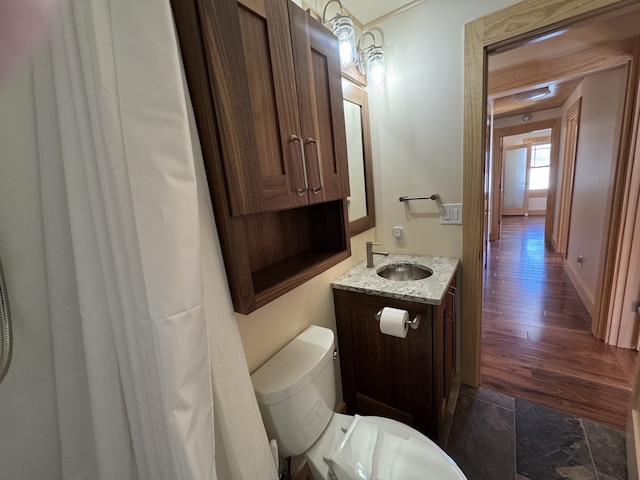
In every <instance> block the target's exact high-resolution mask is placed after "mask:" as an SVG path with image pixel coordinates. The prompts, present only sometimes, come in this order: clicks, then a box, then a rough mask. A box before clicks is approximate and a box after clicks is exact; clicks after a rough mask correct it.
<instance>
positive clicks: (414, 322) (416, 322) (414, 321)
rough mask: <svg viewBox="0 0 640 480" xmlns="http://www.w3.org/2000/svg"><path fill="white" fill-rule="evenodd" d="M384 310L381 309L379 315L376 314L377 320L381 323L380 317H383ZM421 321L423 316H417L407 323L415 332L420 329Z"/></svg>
mask: <svg viewBox="0 0 640 480" xmlns="http://www.w3.org/2000/svg"><path fill="white" fill-rule="evenodd" d="M382 310H384V308H383V309H381V310H380V311H379V312H378V313H376V320H377V321H380V317H381V316H382ZM420 320H422V314H420V313H419V314H417V315H416V316H415V317H414V318H413V319H411V320H406V321H405V323H406V324H407V325H409V326H410V327H411V328H413V329H414V330H417V329H418V327H419V326H420Z"/></svg>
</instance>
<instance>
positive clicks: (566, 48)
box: [488, 6, 640, 118]
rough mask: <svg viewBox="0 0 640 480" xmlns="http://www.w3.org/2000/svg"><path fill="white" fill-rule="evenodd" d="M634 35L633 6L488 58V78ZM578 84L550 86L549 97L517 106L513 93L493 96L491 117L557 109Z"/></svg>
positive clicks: (636, 12) (637, 23) (638, 23)
mask: <svg viewBox="0 0 640 480" xmlns="http://www.w3.org/2000/svg"><path fill="white" fill-rule="evenodd" d="M636 35H640V7H638V6H633V7H629V8H626V9H624V10H623V11H622V12H618V13H617V14H616V15H608V16H606V17H604V18H601V19H600V20H599V21H597V22H591V23H589V24H586V25H583V26H580V27H577V28H574V29H573V30H570V31H566V32H562V33H561V34H559V35H557V36H554V37H552V38H547V39H544V40H538V41H534V42H531V43H528V44H526V45H522V46H520V47H518V48H515V49H513V50H509V51H506V52H503V53H498V54H496V55H493V56H491V57H489V66H488V67H489V76H491V74H492V73H495V72H499V71H502V70H504V69H511V68H516V67H518V66H523V65H525V64H526V63H528V62H544V61H545V60H548V59H551V58H556V57H561V56H563V55H567V54H569V53H574V52H578V51H580V50H585V49H587V48H590V47H594V46H596V45H601V44H604V43H607V42H613V41H617V40H623V39H625V38H630V37H634V36H636ZM581 80H582V79H581V78H579V79H573V80H571V81H569V82H565V83H560V82H551V83H550V84H549V88H550V89H551V92H552V93H551V94H550V95H548V96H546V97H544V98H542V99H540V100H537V101H530V102H517V101H515V100H514V98H513V93H514V92H509V95H508V96H504V97H501V96H500V94H499V93H498V94H495V95H493V107H494V110H493V113H494V117H495V118H500V117H506V116H511V115H522V114H524V113H531V112H535V111H539V110H547V109H551V108H557V107H560V106H562V105H563V104H564V103H565V101H566V100H567V98H569V95H571V93H572V92H573V91H574V89H575V88H576V87H577V86H578V84H579V83H580V81H581ZM524 91H526V89H525V90H524Z"/></svg>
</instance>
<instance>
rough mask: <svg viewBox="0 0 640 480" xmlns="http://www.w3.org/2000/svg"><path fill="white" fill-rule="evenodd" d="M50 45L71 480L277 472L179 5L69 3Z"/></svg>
mask: <svg viewBox="0 0 640 480" xmlns="http://www.w3.org/2000/svg"><path fill="white" fill-rule="evenodd" d="M51 37H52V38H51V44H50V45H51V48H50V52H49V53H50V54H44V55H42V56H41V57H40V58H39V59H38V60H37V61H36V62H35V66H34V85H35V97H36V118H37V130H38V147H39V156H40V167H41V168H40V177H41V185H42V203H43V216H44V231H45V245H46V246H45V248H46V259H47V260H46V261H47V272H48V284H49V303H50V311H51V318H52V323H53V329H52V330H53V343H54V363H55V365H54V367H55V375H56V390H57V397H58V414H59V428H60V439H61V445H62V465H63V476H64V478H65V479H71V480H75V479H92V480H93V479H100V480H128V479H132V480H133V479H150V480H161V479H166V480H173V479H216V478H220V479H221V480H226V479H227V478H229V479H234V480H236V479H238V480H239V479H251V480H255V479H258V480H259V479H273V478H275V477H276V473H275V468H274V466H273V462H272V461H271V458H270V456H269V449H268V444H267V441H266V436H265V433H264V428H263V427H262V425H261V423H260V419H259V412H258V409H257V405H256V403H255V398H254V397H253V392H252V389H251V384H250V380H249V376H248V371H247V368H246V362H245V360H244V356H243V353H242V347H241V343H240V339H239V334H238V331H237V327H236V326H235V323H234V322H235V320H234V317H233V311H232V308H231V303H230V299H229V293H228V289H227V286H226V281H225V279H224V271H223V269H222V263H221V261H220V260H219V256H220V254H219V245H218V241H217V237H216V236H215V228H214V224H213V222H212V218H211V207H210V204H209V203H208V202H206V201H203V200H202V199H203V198H206V197H203V195H206V193H207V192H206V184H205V182H204V181H203V177H202V175H200V176H199V178H198V179H197V178H196V173H195V168H194V149H193V148H192V144H191V140H192V136H193V133H194V132H193V128H192V129H191V130H190V126H189V121H188V112H187V105H188V101H185V96H184V84H183V81H182V77H181V71H180V60H179V53H178V49H177V45H176V40H175V35H174V30H173V20H172V16H171V10H170V7H169V4H168V1H167V0H163V1H157V0H135V1H131V0H68V1H65V2H63V3H62V4H61V6H60V12H59V14H58V18H56V20H55V21H54V24H53V26H52V34H51ZM194 147H195V150H196V154H197V155H199V145H198V143H197V138H196V141H195V142H194ZM196 158H197V160H196V161H197V162H198V165H197V166H198V169H199V170H200V171H201V165H200V163H201V158H199V156H198V157H196ZM198 184H199V187H200V191H199V190H198V188H197V185H198ZM203 185H204V189H203ZM198 194H200V204H199V201H198ZM201 220H202V225H201ZM201 238H202V240H203V241H204V242H207V245H206V248H207V252H202V249H201ZM203 253H204V255H203ZM203 266H204V269H205V270H204V271H203ZM203 279H204V281H203ZM203 284H204V285H205V286H206V293H207V298H208V304H206V305H205V301H204V295H205V289H203ZM220 335H224V336H225V338H224V339H221V338H219V336H220ZM208 339H209V342H208V341H207V340H208ZM214 399H215V402H216V404H215V407H214ZM214 410H215V419H214ZM214 431H215V432H214Z"/></svg>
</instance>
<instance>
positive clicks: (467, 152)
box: [461, 0, 638, 385]
mask: <svg viewBox="0 0 640 480" xmlns="http://www.w3.org/2000/svg"><path fill="white" fill-rule="evenodd" d="M630 4H634V5H635V6H636V7H637V6H638V2H624V1H619V2H616V1H612V0H600V1H594V2H589V4H588V5H587V4H585V3H583V2H580V1H577V0H576V1H574V0H550V2H548V3H545V6H544V7H541V6H540V4H539V2H536V1H533V0H525V1H523V2H520V3H518V4H517V5H515V6H513V7H509V8H506V9H504V10H501V11H499V12H496V13H494V14H491V15H488V16H486V17H483V18H481V19H478V20H476V21H474V22H471V23H469V24H467V25H466V26H465V131H464V138H465V141H464V175H463V177H464V182H463V183H464V194H463V197H464V198H463V201H464V203H465V204H466V205H467V207H466V208H467V210H466V211H467V217H466V222H465V225H463V259H462V260H463V279H462V281H463V283H464V285H465V288H464V290H463V310H462V316H463V322H464V323H463V329H462V330H463V332H462V349H463V350H464V351H466V352H467V353H468V355H466V356H465V357H463V358H462V365H461V379H462V381H463V383H467V384H470V385H477V384H478V382H479V378H480V343H479V339H480V336H481V333H482V332H481V309H482V262H481V261H480V259H481V253H482V234H481V233H482V219H483V215H482V213H483V212H482V205H483V203H482V196H483V184H482V181H481V178H482V175H481V173H482V163H481V161H480V159H482V157H483V152H484V143H485V138H484V136H483V135H481V133H482V132H483V130H484V123H485V119H486V110H485V108H486V100H485V99H486V93H487V90H486V88H487V87H486V85H487V84H486V80H485V79H486V64H487V55H488V54H489V53H490V52H496V51H498V50H501V51H502V50H508V49H512V48H514V47H516V46H521V45H523V44H524V43H527V42H532V41H535V39H538V38H540V37H541V36H546V35H550V34H551V33H552V32H554V31H558V30H559V29H561V28H562V29H566V28H568V27H570V26H572V25H576V24H577V22H578V20H579V21H580V22H585V21H586V20H587V19H594V18H596V17H598V16H600V15H602V14H604V13H611V12H614V11H618V12H619V9H620V8H621V7H627V6H629V5H630ZM542 8H544V9H545V11H547V13H545V14H542V13H543V12H541V11H540V10H541V9H542ZM619 45H621V46H622V48H621V49H619V50H615V51H613V52H612V54H611V55H609V56H598V57H597V58H598V59H599V61H598V62H596V63H598V65H597V67H598V70H600V69H602V68H605V67H604V64H607V65H608V67H606V68H616V67H619V66H627V67H628V68H629V72H630V75H629V81H628V83H627V93H628V94H627V97H626V99H625V106H624V114H623V122H622V129H623V131H622V135H621V137H622V142H621V144H620V145H621V148H620V149H619V152H618V158H619V159H620V161H618V168H617V170H616V172H615V174H614V176H613V185H614V188H613V192H614V194H613V198H612V209H611V211H612V215H611V219H610V225H611V227H612V228H610V229H608V231H607V238H606V244H607V251H608V256H607V261H608V264H607V266H606V269H605V272H606V277H607V278H606V279H607V280H609V281H610V280H611V278H612V277H613V271H614V266H613V265H612V263H613V262H614V261H616V260H618V261H619V258H617V257H616V251H615V246H616V244H617V242H618V236H619V234H620V225H621V223H624V221H625V218H623V217H622V208H621V205H622V203H623V193H624V191H625V184H626V183H627V180H628V177H627V172H628V170H629V168H628V167H629V163H630V162H629V151H630V146H631V145H632V144H633V142H632V140H634V138H633V135H632V133H633V134H635V132H636V130H632V126H633V118H634V114H633V113H634V103H635V100H636V99H635V92H636V80H637V71H638V70H637V51H636V48H637V44H636V43H635V42H633V41H629V42H619ZM627 47H628V48H627ZM564 66H565V65H563V64H561V63H560V62H558V63H557V64H556V65H554V68H555V69H556V70H557V69H562V67H564ZM590 66H594V65H590ZM547 75H549V72H544V71H541V70H532V71H531V74H530V75H527V76H523V77H521V82H522V83H523V85H530V84H532V83H533V84H538V83H540V82H541V81H544V80H541V79H542V78H543V77H545V76H547ZM604 284H605V285H606V284H607V282H606V281H605V282H604ZM605 290H606V289H605ZM608 293H609V294H610V293H611V292H610V291H609V292H608ZM603 305H604V306H605V308H606V307H608V305H609V302H608V301H606V302H603ZM601 313H602V312H601ZM605 313H606V312H605ZM605 316H606V315H605ZM601 317H602V315H599V318H601Z"/></svg>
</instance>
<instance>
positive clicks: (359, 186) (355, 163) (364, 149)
mask: <svg viewBox="0 0 640 480" xmlns="http://www.w3.org/2000/svg"><path fill="white" fill-rule="evenodd" d="M342 95H343V97H344V117H345V127H346V131H347V156H348V160H349V162H348V163H349V185H350V187H351V196H350V197H349V198H348V199H347V200H348V204H349V231H350V234H351V236H354V235H357V234H359V233H362V232H364V231H365V230H368V229H370V228H373V227H374V226H375V224H376V223H375V212H374V207H373V173H372V166H371V137H370V132H369V104H368V100H367V92H366V91H365V90H364V89H362V88H360V87H358V86H357V85H355V84H353V83H352V82H350V81H349V80H346V79H344V78H343V79H342Z"/></svg>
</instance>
